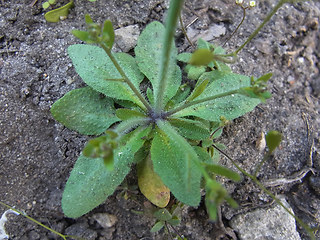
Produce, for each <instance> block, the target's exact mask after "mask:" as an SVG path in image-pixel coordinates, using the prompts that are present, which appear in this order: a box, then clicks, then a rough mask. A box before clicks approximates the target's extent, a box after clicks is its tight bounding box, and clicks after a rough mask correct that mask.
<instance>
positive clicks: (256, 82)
mask: <svg viewBox="0 0 320 240" xmlns="http://www.w3.org/2000/svg"><path fill="white" fill-rule="evenodd" d="M182 4H183V1H181V0H175V1H171V3H170V8H169V12H168V18H167V21H166V26H163V25H162V24H161V23H160V22H152V23H150V24H149V25H147V26H146V28H145V29H144V31H143V32H142V33H141V35H140V36H139V39H138V43H137V46H136V47H135V49H134V53H135V54H134V55H135V56H134V57H133V56H131V55H129V54H127V53H122V52H120V53H119V52H117V53H115V52H113V51H112V46H113V43H114V30H113V27H112V24H111V22H110V21H108V20H107V21H105V22H104V24H103V25H99V24H96V23H94V22H93V21H92V19H91V18H90V16H88V15H87V16H86V18H85V20H86V23H87V31H79V30H74V31H73V34H74V35H75V36H76V37H78V38H79V39H80V40H82V41H84V42H86V43H87V44H91V45H87V44H76V45H72V46H70V47H69V48H68V53H69V56H70V58H71V59H72V62H73V65H74V66H75V69H76V71H77V73H78V74H79V75H80V77H81V78H82V79H83V81H84V82H85V83H86V84H87V87H84V88H80V89H76V90H72V91H70V92H68V93H67V94H66V95H65V96H64V97H62V98H61V99H59V100H58V101H57V102H55V103H54V104H53V106H52V108H51V112H52V115H53V117H54V118H55V119H56V120H57V121H59V122H60V123H62V124H63V125H65V126H66V127H68V128H69V129H72V130H75V131H77V132H79V133H81V134H85V135H90V136H92V135H93V136H97V137H96V138H93V139H91V140H90V141H89V142H88V143H87V145H86V146H85V148H84V149H83V151H82V153H81V154H80V156H79V158H78V160H77V162H76V164H75V166H74V168H73V170H72V172H71V174H70V177H69V179H68V182H67V184H66V186H65V189H64V193H63V197H62V208H63V211H64V213H65V214H66V216H68V217H71V218H77V217H80V216H82V215H83V214H85V213H87V212H89V211H90V210H92V209H93V208H95V207H97V206H98V205H100V204H101V203H103V202H104V201H105V200H106V198H107V197H108V196H110V195H111V194H112V193H113V192H114V191H115V189H116V188H117V186H118V185H119V184H121V182H122V181H123V180H124V178H125V177H126V175H127V174H128V173H129V171H130V169H131V166H132V165H134V164H135V165H136V167H137V174H138V185H139V188H140V190H141V192H142V193H143V194H144V195H145V196H146V197H147V198H148V199H149V200H150V201H151V202H152V203H153V204H155V205H156V206H159V207H165V206H166V205H167V204H168V202H169V199H170V193H172V194H173V195H174V197H175V198H176V199H177V200H179V201H181V202H182V203H184V204H187V205H190V206H198V205H199V203H200V199H201V194H200V189H201V188H204V189H205V191H206V196H205V203H206V206H207V209H208V212H209V215H210V217H211V218H213V219H214V218H215V216H216V207H217V206H218V205H219V204H220V203H221V202H223V201H225V200H226V201H227V202H228V203H229V204H230V205H232V206H236V203H235V201H234V200H233V199H232V198H231V197H230V196H229V195H228V193H227V191H226V189H225V188H224V187H223V186H222V185H221V184H220V183H219V182H217V181H216V175H222V176H225V177H228V178H230V179H232V180H239V179H240V176H239V175H238V174H237V173H235V172H232V171H231V170H229V169H227V168H225V167H223V166H221V165H219V162H218V160H219V153H217V152H216V150H214V148H213V147H212V141H213V139H214V138H217V137H218V136H220V134H221V132H222V127H223V126H224V125H225V124H226V122H227V121H228V120H232V119H234V118H237V117H239V116H241V115H243V114H245V113H247V112H249V111H251V110H252V109H254V108H255V107H256V106H257V105H258V104H259V103H260V102H261V101H262V102H263V101H265V99H267V98H269V97H270V93H269V92H267V91H266V82H267V80H268V79H269V78H270V77H271V74H266V75H264V76H262V77H259V78H254V77H247V76H244V75H240V74H236V73H233V72H232V71H231V69H230V68H229V67H228V66H227V63H231V62H233V61H234V60H235V58H236V54H226V53H225V50H224V49H223V48H221V47H217V46H214V45H212V44H211V43H208V42H206V41H204V40H202V39H199V40H198V44H197V50H196V51H195V52H194V53H193V54H192V53H181V54H177V48H176V47H175V44H174V33H175V28H176V22H177V19H178V17H179V14H180V9H181V7H182ZM177 60H178V61H181V62H184V63H186V66H185V68H184V70H185V71H186V75H187V76H188V79H189V80H188V81H187V82H186V83H183V84H182V82H181V80H182V72H181V69H180V67H179V66H178V65H177ZM143 81H144V82H146V81H148V82H149V87H148V88H147V89H146V90H145V91H142V90H141V89H140V85H141V83H142V82H143ZM144 85H145V84H144Z"/></svg>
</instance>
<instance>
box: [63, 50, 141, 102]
mask: <svg viewBox="0 0 320 240" xmlns="http://www.w3.org/2000/svg"><path fill="white" fill-rule="evenodd" d="M68 53H69V56H70V58H71V59H72V62H73V64H74V66H75V68H76V71H77V73H78V74H79V75H80V77H81V78H82V79H83V81H84V82H85V83H86V84H88V85H89V86H90V87H92V88H93V89H94V90H96V91H98V92H101V93H103V94H105V95H106V96H109V97H112V98H116V99H121V100H129V101H132V102H134V103H136V104H137V105H139V106H141V107H142V108H143V104H142V103H141V101H140V100H139V99H138V97H137V96H136V95H135V94H134V92H133V91H132V90H131V89H130V88H129V86H128V85H127V84H126V83H124V82H119V81H108V79H121V78H122V77H121V75H120V73H119V72H118V71H117V69H116V68H115V66H114V65H113V63H112V62H111V60H110V59H109V57H108V55H107V54H106V53H105V52H104V50H103V49H101V48H99V47H96V46H90V45H80V44H76V45H72V46H70V47H69V48H68ZM114 55H115V57H116V59H117V60H118V62H119V64H120V66H121V67H122V68H123V70H124V72H125V73H126V75H127V76H128V78H129V79H130V80H131V81H132V83H133V84H134V85H135V87H136V88H137V89H139V84H140V82H141V81H142V80H143V78H144V77H143V75H142V74H141V73H140V71H139V69H138V67H137V65H136V62H135V59H134V58H133V57H131V56H130V55H128V54H126V53H115V54H114Z"/></svg>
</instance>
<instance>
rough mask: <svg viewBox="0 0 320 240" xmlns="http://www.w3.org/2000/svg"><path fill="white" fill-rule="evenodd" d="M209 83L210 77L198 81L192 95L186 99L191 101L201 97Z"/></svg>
mask: <svg viewBox="0 0 320 240" xmlns="http://www.w3.org/2000/svg"><path fill="white" fill-rule="evenodd" d="M208 83H209V79H203V80H202V81H198V83H197V85H196V87H195V88H194V90H193V92H192V93H191V94H190V96H189V97H188V98H187V99H186V101H188V102H190V101H192V100H193V99H195V98H197V97H199V96H200V94H201V93H203V91H204V90H205V89H206V87H207V85H208Z"/></svg>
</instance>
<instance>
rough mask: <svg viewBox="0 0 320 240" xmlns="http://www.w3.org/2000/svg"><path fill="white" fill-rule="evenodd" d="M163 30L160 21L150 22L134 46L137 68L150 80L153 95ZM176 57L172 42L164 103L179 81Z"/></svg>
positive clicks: (157, 75) (179, 75) (173, 93)
mask: <svg viewBox="0 0 320 240" xmlns="http://www.w3.org/2000/svg"><path fill="white" fill-rule="evenodd" d="M164 32H165V28H164V26H163V25H162V24H161V23H159V22H152V23H150V24H149V25H147V27H146V28H145V29H144V30H143V32H142V33H141V35H140V36H139V39H138V44H137V46H136V47H135V54H136V60H137V63H138V66H139V69H140V71H141V72H142V73H143V74H144V75H145V76H146V77H147V78H148V79H149V80H150V82H151V84H152V87H153V93H154V94H153V95H154V96H157V94H158V85H159V75H160V69H161V62H162V61H161V58H162V48H163V41H164ZM176 57H177V49H176V47H175V45H174V44H172V49H171V55H170V62H169V69H168V73H167V79H168V81H167V88H166V89H165V94H164V96H165V101H164V104H166V103H167V102H168V100H169V99H170V98H172V97H173V96H174V95H175V93H176V92H177V90H178V88H179V86H180V83H181V71H180V68H179V67H178V66H177V64H176Z"/></svg>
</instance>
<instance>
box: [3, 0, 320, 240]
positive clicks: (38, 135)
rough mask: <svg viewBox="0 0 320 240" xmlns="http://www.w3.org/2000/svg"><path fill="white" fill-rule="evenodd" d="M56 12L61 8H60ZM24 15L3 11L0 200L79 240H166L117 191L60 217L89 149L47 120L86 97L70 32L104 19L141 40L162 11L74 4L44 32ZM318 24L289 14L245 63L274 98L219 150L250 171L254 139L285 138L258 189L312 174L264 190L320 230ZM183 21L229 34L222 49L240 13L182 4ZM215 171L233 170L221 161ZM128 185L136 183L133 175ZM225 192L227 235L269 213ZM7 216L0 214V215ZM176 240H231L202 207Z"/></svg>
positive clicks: (16, 4)
mask: <svg viewBox="0 0 320 240" xmlns="http://www.w3.org/2000/svg"><path fill="white" fill-rule="evenodd" d="M58 2H59V3H58V5H57V6H59V5H60V4H64V3H67V2H66V1H58ZM275 2H276V1H275V0H271V1H267V0H261V1H259V0H258V1H257V7H255V8H254V9H252V10H250V11H249V10H248V11H247V18H246V20H245V22H244V24H243V26H242V27H241V28H240V30H239V31H238V33H237V34H236V35H235V36H234V37H233V38H232V39H231V40H230V41H229V42H228V43H227V44H226V46H225V47H226V49H228V50H230V51H231V50H233V49H235V48H236V46H239V44H241V43H242V42H243V41H244V40H245V39H246V37H247V36H249V34H250V33H251V32H252V31H253V30H254V28H255V27H256V26H257V25H258V23H260V22H261V20H262V19H263V18H264V16H265V15H266V14H267V12H268V11H269V10H270V9H271V7H272V6H273V5H274V3H275ZM30 3H31V0H30V1H24V0H11V1H10V0H9V1H7V0H2V1H1V2H0V5H1V7H0V54H1V58H0V73H1V75H0V89H1V90H0V94H1V95H0V126H1V134H0V200H1V201H3V202H5V203H7V204H10V205H11V206H15V207H16V208H18V209H20V210H24V211H25V212H26V213H27V214H28V215H30V216H32V217H34V218H36V219H37V220H39V221H41V222H42V223H44V224H46V225H48V226H50V227H52V228H53V229H55V230H57V231H60V232H62V233H68V234H74V235H78V236H82V237H85V238H86V239H132V240H134V239H144V240H147V239H166V236H165V235H164V233H163V232H160V233H158V234H152V233H150V231H149V230H150V228H151V227H152V225H153V223H154V221H155V220H154V219H152V218H148V217H145V216H143V215H137V214H136V213H133V212H132V211H131V210H136V211H139V210H142V206H143V202H144V201H145V199H144V198H143V196H141V195H140V194H134V195H135V196H134V197H133V198H129V200H127V201H126V200H124V199H123V198H121V197H120V196H119V191H117V192H116V193H115V194H114V195H113V196H112V197H110V198H109V199H108V200H107V201H106V203H105V204H103V205H101V206H100V207H98V208H97V209H95V210H94V211H93V212H91V213H89V214H87V215H85V216H83V217H81V218H79V219H76V220H74V219H68V218H65V217H64V215H63V213H62V210H61V207H60V199H61V195H62V191H63V188H64V185H65V183H66V181H67V178H68V175H69V172H70V171H71V169H72V166H73V164H74V163H75V161H76V159H77V156H78V155H79V152H80V151H81V149H82V147H83V146H84V144H85V142H86V140H87V138H86V137H83V136H81V135H78V134H77V133H75V132H73V131H70V130H68V129H66V128H64V127H62V126H61V125H60V124H58V123H57V122H56V121H55V120H54V119H53V118H52V116H51V115H50V112H49V110H50V106H51V105H52V104H53V103H54V102H55V101H56V100H57V99H59V98H60V97H62V96H63V95H64V94H65V93H66V92H68V91H70V90H72V89H75V88H78V87H80V86H83V83H82V82H81V79H80V78H79V77H78V76H77V74H76V73H75V70H74V68H73V66H72V64H71V60H70V59H69V58H68V56H67V53H66V49H67V47H68V46H70V45H71V44H74V43H79V41H77V40H76V39H75V38H74V37H73V36H72V35H71V34H70V31H71V30H72V29H83V28H84V14H85V13H89V14H90V15H91V16H92V18H93V19H94V20H95V21H98V22H102V21H104V20H105V19H110V20H111V21H112V22H113V24H114V27H115V28H120V27H125V26H129V25H133V24H138V26H139V27H140V30H142V29H143V28H144V27H145V25H146V24H147V23H149V22H151V21H153V20H160V21H162V20H163V15H164V14H165V9H166V6H167V4H166V3H165V2H164V1H163V0H134V1H132V0H109V1H106V0H97V1H96V2H94V3H91V2H89V1H86V0H77V1H75V7H74V8H73V9H72V10H71V12H70V14H69V16H68V18H67V19H66V20H64V21H62V22H59V23H47V22H46V21H45V20H44V16H43V15H44V11H43V10H42V8H41V1H40V0H38V2H37V3H36V4H35V5H34V6H33V7H31V6H30ZM197 15H198V16H197ZM319 16H320V3H319V1H311V2H304V3H297V4H294V5H286V6H284V7H283V8H282V9H281V10H280V11H279V12H278V13H277V15H276V16H274V17H273V18H272V20H271V21H270V22H269V23H268V25H267V26H266V27H265V28H264V29H263V30H262V31H261V33H260V34H259V36H258V37H257V38H255V39H254V40H253V41H252V42H251V43H250V44H249V45H248V46H247V47H246V48H245V49H244V50H243V51H242V52H241V53H240V55H239V61H238V62H237V63H236V64H234V65H233V66H232V68H233V69H234V71H235V72H238V73H243V74H247V75H254V76H260V75H262V74H265V73H267V72H272V73H273V77H272V80H271V82H270V84H269V87H270V91H271V92H272V94H273V98H272V99H270V100H268V101H267V103H266V104H261V105H260V106H259V107H258V108H256V109H255V110H254V111H252V112H251V113H249V114H247V115H245V116H243V117H241V118H239V119H236V120H235V121H233V123H232V124H231V125H230V126H228V127H227V128H226V129H225V131H224V133H223V136H222V137H221V139H219V141H221V142H223V143H224V144H226V145H227V148H226V152H227V153H228V154H229V155H231V156H232V157H233V158H234V159H235V160H236V161H237V162H238V164H240V165H241V166H242V167H243V168H245V169H246V170H247V171H251V170H253V169H254V166H255V164H256V163H257V161H258V160H259V159H261V153H259V150H258V148H257V143H258V142H259V139H260V137H261V133H262V132H266V131H269V130H272V129H275V130H278V131H280V132H282V133H283V137H284V139H283V142H282V143H281V146H280V149H278V150H277V151H276V153H275V155H274V156H273V158H272V159H271V160H270V161H268V162H267V163H266V164H265V165H264V166H263V168H262V170H261V172H260V175H259V179H261V180H262V181H265V180H268V179H280V178H288V179H292V177H291V176H293V175H294V174H297V173H299V172H300V171H301V170H303V169H309V168H312V171H309V172H308V173H307V174H305V175H304V177H303V178H301V181H291V182H290V181H289V182H290V183H288V182H286V183H282V184H280V185H279V186H276V187H272V188H270V189H271V191H272V192H274V193H276V194H283V195H285V197H286V199H287V201H288V202H289V204H290V205H291V206H292V208H293V210H294V212H295V214H297V216H299V217H300V218H301V219H302V220H303V221H304V222H305V223H307V224H309V225H310V226H311V227H317V226H319V224H320V220H319V219H320V199H319V197H320V157H319V149H320V143H319V127H320V117H319V110H320V109H319V95H320V76H319V66H320V62H319V58H320V41H319V39H320V34H319ZM183 18H184V22H185V24H186V25H188V24H189V23H192V24H191V25H190V26H189V27H188V29H189V31H190V29H191V28H192V29H193V30H194V31H192V32H196V31H198V30H199V31H200V32H199V34H200V33H202V32H205V31H206V30H207V29H210V28H211V27H212V26H217V25H218V26H219V27H220V28H219V29H225V30H226V31H225V34H224V33H223V32H222V33H221V36H220V37H213V42H215V43H216V44H222V43H223V42H224V40H225V39H226V38H227V37H228V36H230V34H231V33H232V31H233V30H234V29H235V27H236V26H237V24H238V23H239V22H240V21H241V18H242V10H241V9H240V8H239V7H237V6H236V5H235V4H234V0H218V1H213V0H210V1H209V0H197V1H191V0H188V1H186V7H185V10H184V15H183ZM196 18H197V21H195V22H194V23H193V20H194V19H196ZM192 29H191V30H192ZM213 35H214V34H213ZM216 35H219V34H216ZM196 37H197V36H196ZM178 38H179V46H180V50H183V49H186V50H191V48H190V47H189V45H188V43H187V42H186V41H185V40H184V38H183V36H182V34H181V33H178ZM119 47H121V46H119ZM258 145H259V144H258ZM222 163H224V164H226V165H228V166H231V164H230V162H228V161H227V159H222ZM129 182H132V183H133V184H134V183H136V182H135V178H134V175H133V174H132V176H130V177H129ZM225 184H226V186H227V188H228V189H229V191H230V193H231V195H232V196H233V197H234V198H235V199H236V200H237V201H238V203H239V204H240V208H239V209H238V210H232V209H229V208H228V207H227V206H224V207H223V208H222V215H223V221H224V223H225V225H226V226H228V220H229V219H230V218H231V217H232V216H233V215H234V214H237V213H239V212H244V211H250V210H252V209H254V208H256V207H258V206H260V207H262V206H265V205H266V204H267V203H269V202H270V201H271V199H270V198H268V197H267V195H265V194H263V193H261V192H260V190H259V189H258V188H257V187H255V185H254V184H252V183H251V182H250V181H249V180H248V179H246V178H244V180H243V181H242V182H241V183H238V184H233V183H230V182H226V183H225ZM5 210H6V209H5V208H4V207H2V206H0V213H3V212H4V211H5ZM95 213H109V214H112V215H114V216H116V218H117V221H116V223H115V224H114V225H113V226H112V227H110V228H107V229H103V228H102V227H101V226H100V225H99V224H98V223H97V221H95V220H94V218H93V214H95ZM6 227H7V232H8V234H10V236H11V239H20V240H22V239H35V240H36V239H58V237H55V235H53V234H52V233H50V232H48V231H46V230H44V229H43V228H41V227H39V226H37V225H35V224H34V223H32V222H30V221H28V220H26V219H25V218H23V217H22V216H14V215H10V216H9V222H8V223H7V224H6ZM177 229H178V230H179V232H180V233H181V234H184V236H186V237H187V238H188V239H219V238H218V237H219V235H221V236H222V238H221V239H231V238H230V236H228V235H227V234H225V235H223V231H221V229H220V230H219V229H218V228H217V226H216V225H215V224H213V223H211V222H209V221H208V217H207V214H206V212H205V208H204V206H203V204H202V205H200V206H199V208H198V209H193V208H186V209H184V211H183V213H182V223H181V225H180V226H179V227H178V228H177ZM298 230H299V232H300V235H301V238H302V239H308V237H307V235H306V234H305V232H304V231H303V230H301V228H300V227H299V226H298ZM317 237H318V239H319V238H320V235H319V234H318V235H317Z"/></svg>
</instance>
